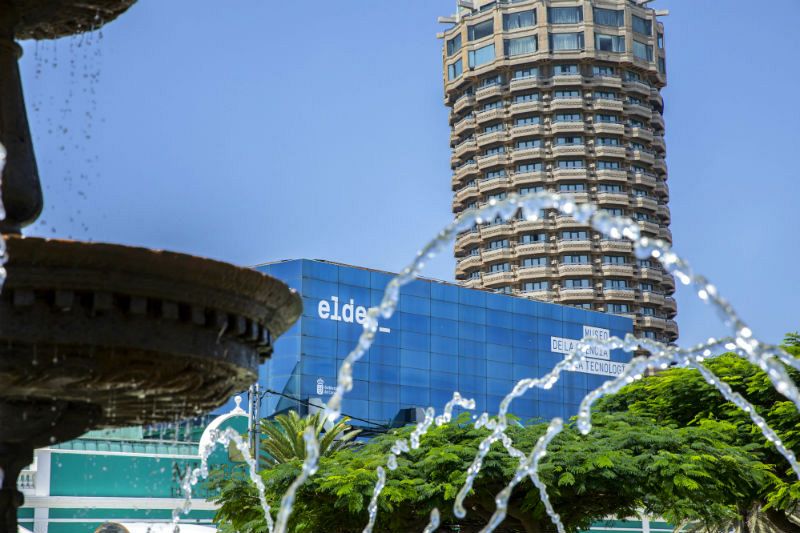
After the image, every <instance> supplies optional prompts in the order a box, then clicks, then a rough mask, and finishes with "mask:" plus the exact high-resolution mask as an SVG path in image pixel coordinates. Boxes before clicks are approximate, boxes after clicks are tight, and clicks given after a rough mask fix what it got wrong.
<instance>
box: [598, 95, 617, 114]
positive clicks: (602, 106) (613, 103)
mask: <svg viewBox="0 0 800 533" xmlns="http://www.w3.org/2000/svg"><path fill="white" fill-rule="evenodd" d="M592 102H593V107H594V110H595V111H611V112H612V113H622V110H623V105H622V100H612V99H611V98H597V99H595V100H593V101H592Z"/></svg>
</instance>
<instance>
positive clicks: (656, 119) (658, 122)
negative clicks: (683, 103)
mask: <svg viewBox="0 0 800 533" xmlns="http://www.w3.org/2000/svg"><path fill="white" fill-rule="evenodd" d="M650 125H651V126H653V128H655V129H656V130H661V131H664V117H663V116H662V115H661V113H659V112H658V111H654V112H653V114H652V117H651V118H650Z"/></svg>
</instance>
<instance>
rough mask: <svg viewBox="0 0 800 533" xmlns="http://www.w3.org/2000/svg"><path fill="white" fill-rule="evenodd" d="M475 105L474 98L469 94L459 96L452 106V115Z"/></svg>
mask: <svg viewBox="0 0 800 533" xmlns="http://www.w3.org/2000/svg"><path fill="white" fill-rule="evenodd" d="M474 105H475V96H473V95H471V94H465V95H463V96H461V97H460V98H459V99H458V100H456V102H455V103H454V104H453V112H454V113H461V112H462V111H464V110H465V109H469V108H471V107H472V106H474Z"/></svg>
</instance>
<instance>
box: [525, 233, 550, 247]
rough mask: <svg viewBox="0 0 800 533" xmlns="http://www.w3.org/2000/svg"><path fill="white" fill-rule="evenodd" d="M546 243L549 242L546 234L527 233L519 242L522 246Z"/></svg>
mask: <svg viewBox="0 0 800 533" xmlns="http://www.w3.org/2000/svg"><path fill="white" fill-rule="evenodd" d="M545 241H547V235H546V234H545V233H526V234H524V235H523V236H522V238H521V240H520V241H519V242H520V243H521V244H534V243H537V242H545Z"/></svg>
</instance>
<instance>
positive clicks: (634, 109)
mask: <svg viewBox="0 0 800 533" xmlns="http://www.w3.org/2000/svg"><path fill="white" fill-rule="evenodd" d="M624 107H625V113H627V114H629V115H636V116H639V117H643V118H646V119H647V120H650V117H652V116H653V110H652V109H650V108H649V107H646V106H643V105H642V104H633V103H630V102H625V106H624Z"/></svg>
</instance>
